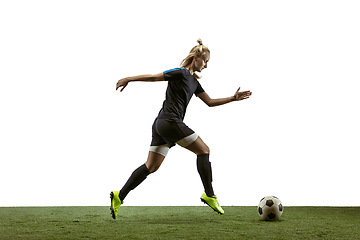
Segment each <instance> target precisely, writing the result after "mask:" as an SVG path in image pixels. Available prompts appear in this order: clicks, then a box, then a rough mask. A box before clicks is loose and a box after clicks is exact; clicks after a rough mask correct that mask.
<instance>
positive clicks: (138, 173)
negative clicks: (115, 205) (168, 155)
mask: <svg viewBox="0 0 360 240" xmlns="http://www.w3.org/2000/svg"><path fill="white" fill-rule="evenodd" d="M164 159H165V156H164V155H161V154H159V153H156V152H152V151H149V155H148V158H147V161H146V163H145V164H143V165H141V166H140V167H138V168H137V169H136V170H135V171H134V172H133V173H132V174H131V176H130V178H129V179H128V181H127V182H126V183H125V185H124V187H123V188H122V189H121V190H120V194H119V198H120V200H121V202H123V201H124V199H125V197H126V196H127V195H128V193H129V192H130V191H131V190H133V189H135V188H136V187H137V186H138V185H139V184H140V183H142V182H143V181H144V180H145V179H146V177H147V176H148V175H149V174H150V173H154V172H156V170H158V169H159V167H160V166H161V164H162V162H163V161H164Z"/></svg>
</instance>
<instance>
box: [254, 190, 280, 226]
mask: <svg viewBox="0 0 360 240" xmlns="http://www.w3.org/2000/svg"><path fill="white" fill-rule="evenodd" d="M283 209H284V208H283V205H282V203H281V201H280V199H278V198H277V197H275V196H266V197H263V198H262V199H261V200H260V203H259V205H258V213H259V215H260V217H261V219H262V220H265V221H274V220H278V219H279V218H280V217H281V214H282V213H283Z"/></svg>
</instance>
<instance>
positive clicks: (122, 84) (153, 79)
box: [116, 73, 165, 92]
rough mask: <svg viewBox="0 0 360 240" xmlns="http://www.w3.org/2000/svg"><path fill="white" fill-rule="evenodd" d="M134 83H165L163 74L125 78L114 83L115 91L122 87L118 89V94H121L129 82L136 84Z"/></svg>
mask: <svg viewBox="0 0 360 240" xmlns="http://www.w3.org/2000/svg"><path fill="white" fill-rule="evenodd" d="M136 81H143V82H157V81H165V78H164V74H163V73H159V74H154V75H139V76H134V77H127V78H123V79H120V80H119V81H118V82H117V83H116V90H118V88H119V87H123V88H122V89H120V92H122V91H123V90H124V88H125V87H126V86H127V85H128V83H129V82H136Z"/></svg>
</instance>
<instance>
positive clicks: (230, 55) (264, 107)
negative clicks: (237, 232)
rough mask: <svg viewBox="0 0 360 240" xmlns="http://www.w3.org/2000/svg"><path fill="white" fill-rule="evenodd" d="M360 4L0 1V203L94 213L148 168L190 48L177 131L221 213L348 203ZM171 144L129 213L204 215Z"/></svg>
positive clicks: (355, 199) (188, 164) (355, 143)
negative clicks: (193, 147)
mask: <svg viewBox="0 0 360 240" xmlns="http://www.w3.org/2000/svg"><path fill="white" fill-rule="evenodd" d="M359 12H360V4H359V2H358V1H346V0H341V1H340V0H339V1H331V0H326V1H325V0H324V1H320V0H311V1H308V0H305V1H285V0H284V1H226V0H224V1H194V0H191V1H156V0H155V1H1V4H0V24H1V29H0V31H1V38H0V41H1V45H0V48H1V53H0V59H1V60H0V68H1V73H0V74H1V75H0V77H1V85H0V111H1V119H0V123H1V125H0V148H1V149H0V161H1V165H0V169H1V170H0V206H106V205H109V203H110V199H109V192H110V191H112V190H119V189H120V188H121V187H122V186H123V184H124V183H125V182H126V180H127V179H128V177H129V176H130V174H131V173H132V171H133V170H134V169H136V168H137V167H139V166H140V165H142V164H143V163H144V162H145V161H146V158H147V154H148V149H149V144H150V141H151V125H152V123H153V120H154V118H155V117H156V116H157V113H158V111H159V110H160V108H161V106H162V102H163V100H164V97H165V90H166V85H167V84H166V83H164V82H160V83H130V84H129V85H128V87H127V88H126V89H125V90H124V92H122V93H120V92H118V91H115V84H116V82H117V81H118V79H120V78H123V77H127V76H132V75H140V74H155V73H160V72H162V71H165V70H167V69H171V68H174V67H178V66H179V63H180V61H181V60H182V59H183V58H185V57H186V56H187V54H188V52H189V51H190V49H191V48H192V47H193V46H195V45H197V43H196V40H197V39H198V38H201V39H202V40H203V43H204V45H206V46H207V47H209V48H210V50H211V59H210V62H209V64H208V69H206V70H204V71H203V72H202V73H201V75H202V76H203V78H202V79H201V80H200V82H201V84H202V86H203V88H204V89H205V90H206V92H207V93H208V94H209V95H210V96H211V97H212V98H220V97H228V96H231V95H233V94H234V92H235V91H236V89H237V88H238V87H239V86H241V87H242V90H251V91H252V92H253V96H252V97H251V98H250V99H248V100H245V101H242V102H236V103H230V104H228V105H225V106H221V107H215V108H208V107H207V106H206V105H205V104H204V103H203V102H201V100H199V99H198V98H196V97H193V99H192V101H191V103H190V105H189V108H188V111H187V115H186V117H185V123H186V124H187V125H189V126H190V127H191V128H192V129H193V130H195V131H196V132H197V133H198V134H199V135H200V136H201V137H202V138H203V140H204V141H205V143H207V145H209V147H210V149H211V157H210V158H211V159H210V160H211V162H212V167H213V178H214V182H213V185H214V189H215V193H216V194H217V195H218V199H219V202H220V204H221V205H224V206H226V205H239V206H255V205H257V204H258V202H259V200H260V199H261V198H262V197H264V196H266V195H275V196H277V197H279V198H280V199H281V200H282V202H283V204H284V205H285V206H306V205H315V206H359V203H360V200H359V199H360V198H359V196H360V194H359V191H358V189H359V187H358V186H359V174H358V172H359V170H358V163H359V160H360V153H359V146H360V137H359V136H360V127H359V122H360V114H359V102H360V94H359V81H360V71H359V66H360V57H359V56H360V44H359V43H360V32H359V29H360V24H359V23H360V15H359ZM202 193H203V188H202V184H201V181H200V177H199V176H198V173H197V170H196V156H195V155H194V154H192V153H191V152H188V151H187V150H185V149H182V148H181V147H179V146H176V147H174V148H172V149H171V151H170V152H169V154H168V156H167V158H166V159H165V161H164V163H163V165H162V166H161V168H160V169H159V170H158V172H156V173H155V174H153V175H150V176H149V177H148V178H147V180H146V181H145V182H143V183H142V184H141V185H140V186H139V187H138V188H137V189H136V190H135V191H132V192H131V193H130V194H129V195H128V197H127V198H126V200H125V205H127V206H134V205H160V206H161V205H202V203H201V202H200V200H199V197H200V195H201V194H202Z"/></svg>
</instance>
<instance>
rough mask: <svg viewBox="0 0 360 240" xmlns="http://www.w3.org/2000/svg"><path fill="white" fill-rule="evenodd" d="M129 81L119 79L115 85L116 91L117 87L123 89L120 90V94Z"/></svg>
mask: <svg viewBox="0 0 360 240" xmlns="http://www.w3.org/2000/svg"><path fill="white" fill-rule="evenodd" d="M128 83H129V81H128V80H126V79H125V78H123V79H120V80H119V81H118V82H117V83H116V90H118V88H119V87H123V88H122V89H120V92H122V91H123V90H124V88H125V87H126V86H127V85H128Z"/></svg>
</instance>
